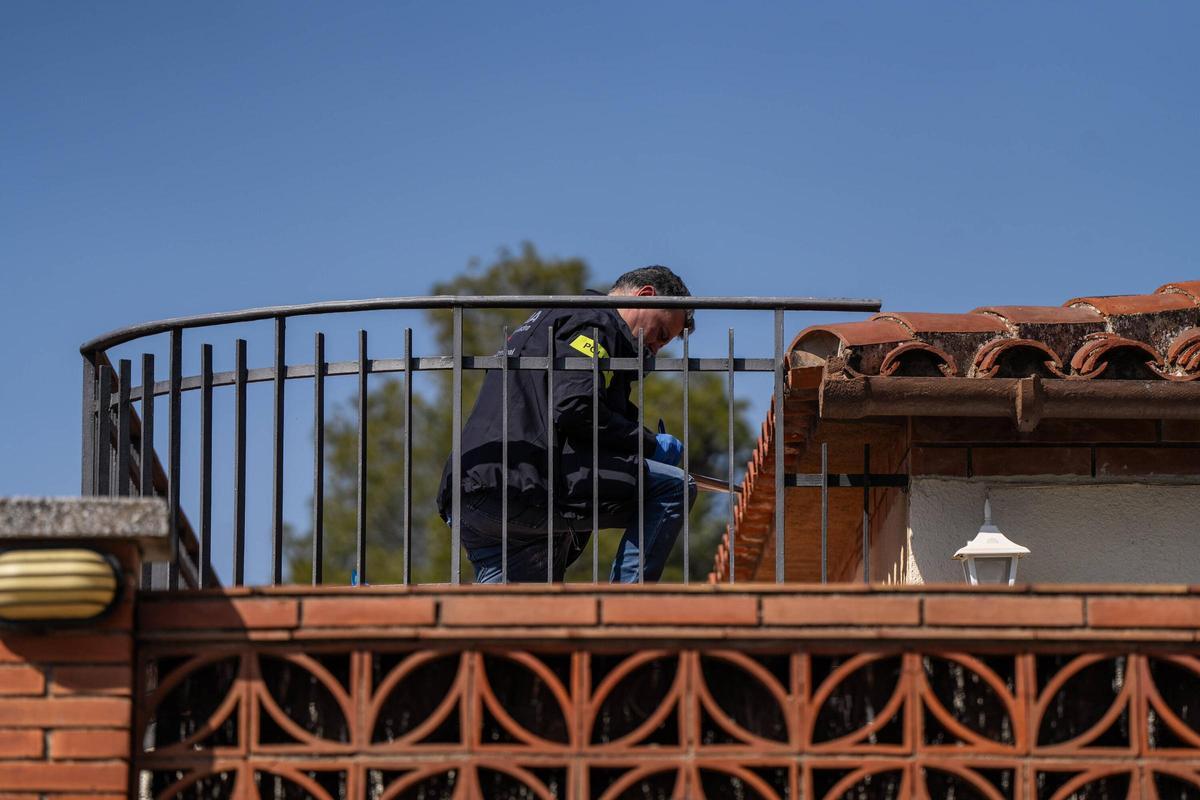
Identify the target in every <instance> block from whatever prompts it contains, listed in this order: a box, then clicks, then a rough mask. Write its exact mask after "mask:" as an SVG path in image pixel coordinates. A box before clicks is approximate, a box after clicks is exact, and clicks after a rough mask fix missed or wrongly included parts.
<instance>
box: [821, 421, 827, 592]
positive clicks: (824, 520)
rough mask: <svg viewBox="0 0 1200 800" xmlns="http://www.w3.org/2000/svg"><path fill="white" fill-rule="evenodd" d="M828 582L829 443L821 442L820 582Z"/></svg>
mask: <svg viewBox="0 0 1200 800" xmlns="http://www.w3.org/2000/svg"><path fill="white" fill-rule="evenodd" d="M828 582H829V443H828V442H821V583H828Z"/></svg>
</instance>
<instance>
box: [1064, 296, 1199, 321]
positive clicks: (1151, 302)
mask: <svg viewBox="0 0 1200 800" xmlns="http://www.w3.org/2000/svg"><path fill="white" fill-rule="evenodd" d="M1063 305H1064V306H1066V307H1068V308H1080V307H1085V308H1086V307H1087V306H1091V307H1092V308H1094V309H1096V310H1097V311H1099V312H1100V313H1101V314H1103V315H1104V316H1106V317H1118V316H1122V317H1123V316H1127V315H1129V314H1157V313H1161V312H1163V311H1175V310H1178V309H1192V308H1195V306H1196V304H1195V302H1193V301H1192V299H1191V298H1190V297H1188V296H1186V295H1183V294H1175V293H1166V292H1163V293H1161V294H1126V295H1114V296H1112V297H1076V298H1075V299H1074V300H1068V301H1067V302H1065V303H1063Z"/></svg>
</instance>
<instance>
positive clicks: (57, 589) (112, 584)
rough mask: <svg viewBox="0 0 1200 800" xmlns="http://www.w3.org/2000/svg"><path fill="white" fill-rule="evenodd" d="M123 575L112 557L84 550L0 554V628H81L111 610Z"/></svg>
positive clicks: (16, 551)
mask: <svg viewBox="0 0 1200 800" xmlns="http://www.w3.org/2000/svg"><path fill="white" fill-rule="evenodd" d="M120 576H121V572H120V568H119V567H118V565H117V564H116V563H115V560H114V559H113V558H112V557H111V556H107V555H104V554H102V553H98V552H96V551H95V550H88V549H85V548H78V547H75V548H66V547H63V548H41V549H31V550H7V551H5V552H2V553H0V622H9V623H38V622H61V623H66V622H83V621H87V620H91V619H95V618H97V617H100V616H101V615H103V614H104V613H105V612H106V611H108V610H109V609H110V608H112V606H113V604H114V603H115V602H116V599H117V595H118V593H119V591H120V586H121V577H120Z"/></svg>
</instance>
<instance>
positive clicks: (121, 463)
mask: <svg viewBox="0 0 1200 800" xmlns="http://www.w3.org/2000/svg"><path fill="white" fill-rule="evenodd" d="M132 392H133V364H132V363H131V362H130V361H129V359H128V358H122V359H121V361H120V370H119V375H118V380H117V495H118V496H119V497H128V496H129V490H130V483H131V478H130V476H129V466H130V454H129V448H130V446H131V445H132V442H130V440H129V437H130V433H129V430H130V419H129V418H130V414H131V411H132V409H131V408H130V406H129V395H130V394H131V393H132Z"/></svg>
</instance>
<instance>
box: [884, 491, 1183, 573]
mask: <svg viewBox="0 0 1200 800" xmlns="http://www.w3.org/2000/svg"><path fill="white" fill-rule="evenodd" d="M986 490H990V494H991V498H992V520H993V522H994V523H995V524H996V525H997V526H998V527H999V528H1000V530H1001V531H1003V532H1004V534H1005V535H1006V536H1008V538H1010V539H1012V540H1013V541H1014V542H1017V543H1018V544H1023V545H1025V546H1026V547H1028V548H1029V549H1030V550H1032V551H1033V552H1032V554H1031V555H1029V556H1026V557H1025V558H1024V559H1022V560H1021V565H1020V567H1019V569H1018V571H1017V581H1018V582H1020V583H1027V582H1028V583H1033V582H1038V583H1076V582H1079V583H1200V486H1196V485H1170V484H1162V483H1160V484H1145V483H1108V484H1086V485H1083V484H1067V483H1063V482H1049V481H1046V482H1038V483H1031V482H1021V483H1015V482H996V481H991V480H989V481H987V482H984V481H978V480H947V479H941V478H939V479H934V478H914V479H913V481H912V485H911V489H910V495H909V504H908V508H909V514H908V570H907V576H908V581H909V582H910V583H942V582H950V583H961V582H962V568H961V567H960V566H959V564H958V562H957V561H954V560H953V559H952V557H953V555H954V551H956V550H957V549H958V548H960V547H962V546H963V545H964V544H966V543H967V541H968V540H970V539H971V538H972V537H973V536H974V535H975V533H976V532H977V531H978V530H979V526H980V524H981V523H982V521H983V499H984V493H985V491H986Z"/></svg>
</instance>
